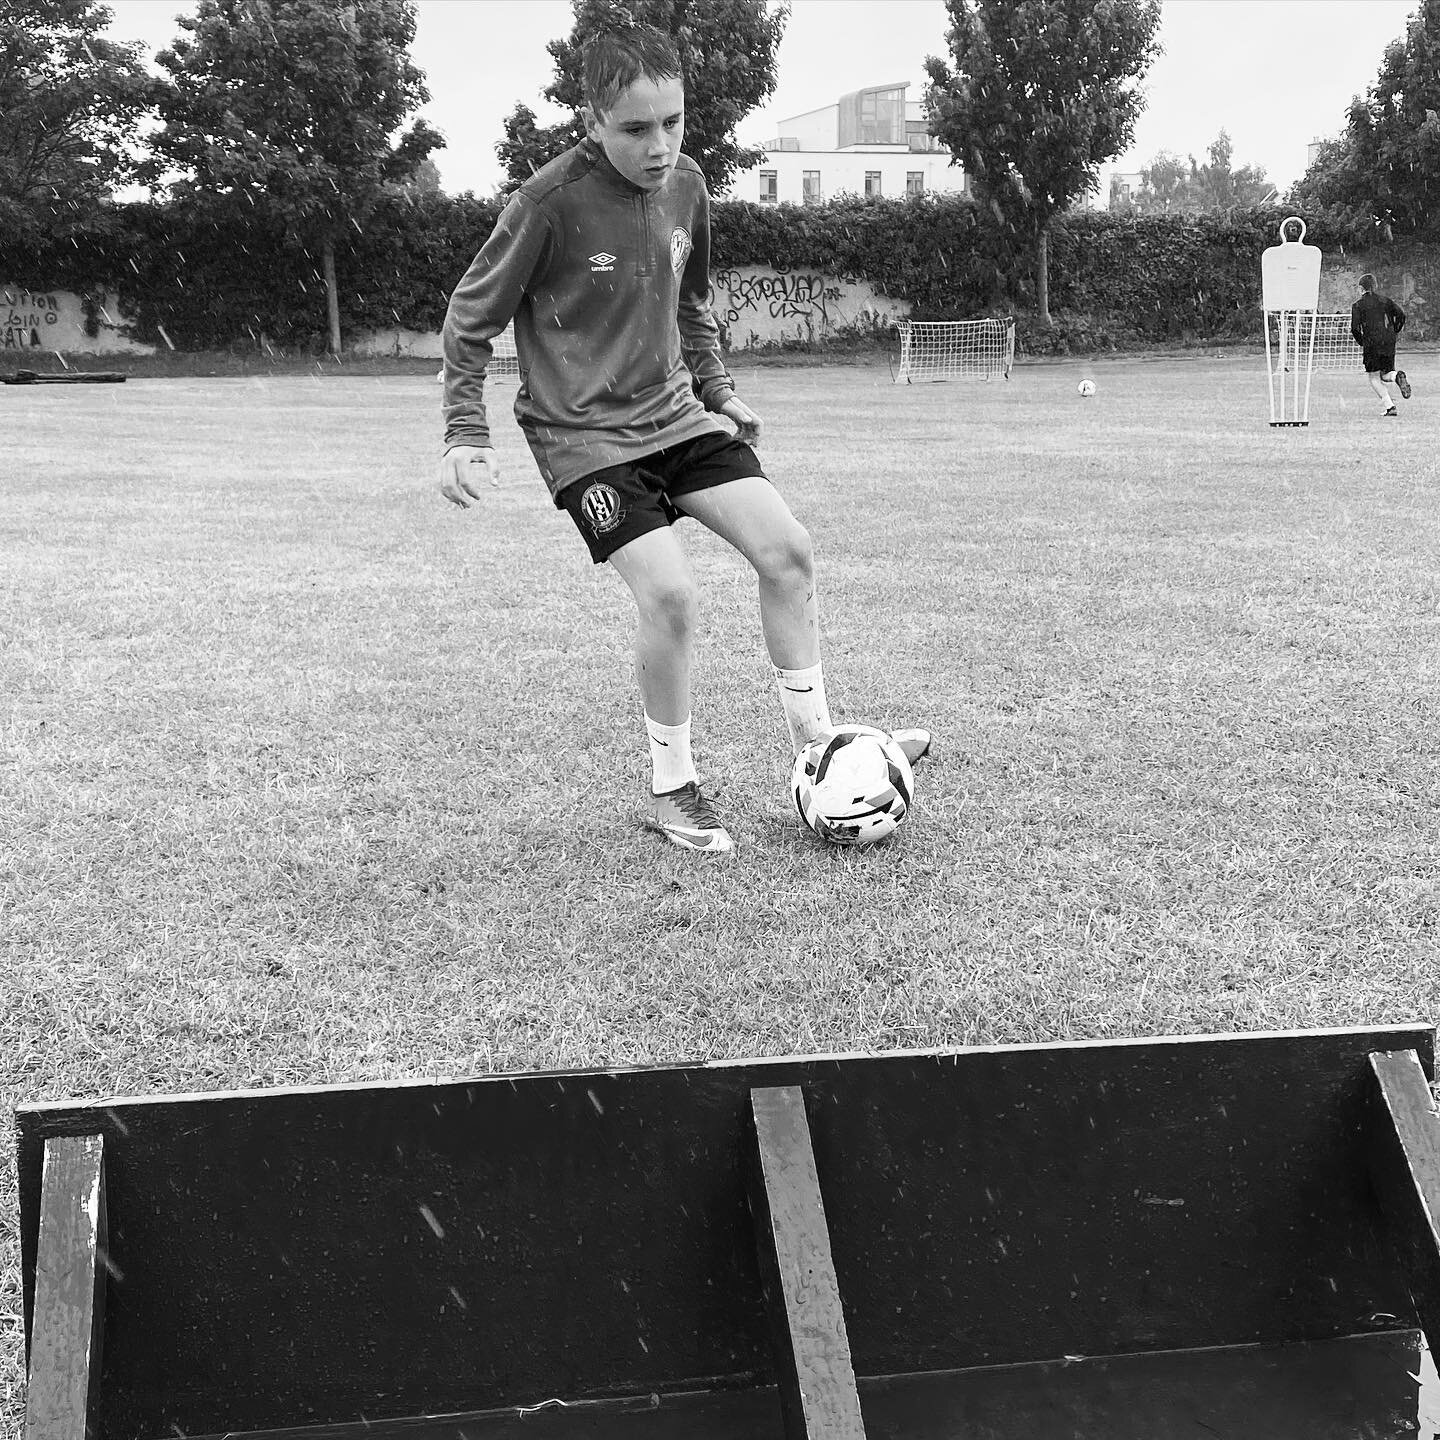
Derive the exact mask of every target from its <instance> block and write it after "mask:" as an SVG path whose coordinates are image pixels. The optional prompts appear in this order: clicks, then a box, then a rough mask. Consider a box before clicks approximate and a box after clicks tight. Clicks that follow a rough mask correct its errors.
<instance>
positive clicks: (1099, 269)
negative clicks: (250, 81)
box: [0, 195, 1365, 350]
mask: <svg viewBox="0 0 1440 1440" xmlns="http://www.w3.org/2000/svg"><path fill="white" fill-rule="evenodd" d="M497 213H498V205H497V202H496V201H493V200H481V199H476V198H475V197H474V196H473V195H464V196H460V197H455V198H452V197H447V196H442V195H428V196H416V197H413V198H407V197H395V198H393V199H390V200H388V201H387V202H386V203H385V204H384V205H382V206H381V208H380V209H379V210H378V211H377V212H376V213H375V215H374V217H373V218H372V219H371V221H370V222H369V224H368V225H367V226H366V227H365V229H364V230H363V231H356V232H355V233H353V234H350V235H347V236H346V237H345V240H344V242H343V243H342V244H341V245H340V246H339V247H338V248H337V255H336V267H337V275H338V279H339V288H340V292H341V293H340V307H341V318H342V326H343V328H344V329H345V330H346V331H347V332H349V333H355V332H357V331H365V330H375V329H382V328H385V327H388V326H392V325H399V326H403V327H405V328H408V329H412V330H418V331H433V330H437V329H438V328H439V326H440V323H441V320H442V317H443V315H444V310H445V304H446V300H447V298H448V295H449V292H450V290H451V289H452V288H453V286H454V285H455V283H456V281H457V280H458V279H459V277H460V275H461V274H462V273H463V272H464V270H465V267H466V266H467V265H468V264H469V262H470V260H471V258H472V256H473V255H474V253H475V251H476V250H477V249H478V248H479V246H480V245H481V244H482V243H483V242H484V239H485V237H486V236H487V235H488V234H489V233H490V230H491V228H492V227H493V225H494V223H495V218H496V215H497ZM1284 214H1285V212H1284V211H1282V210H1277V209H1274V208H1267V207H1262V208H1259V209H1254V210H1248V211H1243V212H1239V213H1236V214H1234V215H1231V216H1228V217H1221V216H1200V217H1184V216H1149V217H1144V216H1135V217H1125V216H1112V215H1109V214H1104V213H1095V212H1080V213H1077V214H1075V215H1072V216H1070V217H1068V218H1067V219H1066V220H1064V221H1063V222H1061V223H1059V224H1057V226H1056V227H1055V228H1054V231H1053V233H1052V237H1051V243H1050V270H1049V279H1050V305H1051V309H1052V313H1053V314H1054V316H1055V317H1056V320H1057V324H1056V326H1055V328H1054V329H1053V330H1052V331H1051V332H1049V333H1048V334H1045V333H1041V332H1038V331H1037V328H1036V327H1035V326H1033V325H1026V324H1023V323H1022V327H1021V328H1022V334H1024V335H1025V336H1026V338H1027V341H1028V345H1027V348H1030V349H1032V350H1035V349H1042V348H1071V347H1074V348H1094V347H1106V348H1109V347H1116V348H1124V347H1125V346H1126V345H1127V344H1135V343H1148V342H1154V341H1163V340H1173V339H1176V338H1180V337H1194V338H1219V337H1236V336H1244V335H1253V336H1258V335H1259V333H1260V308H1259V307H1260V293H1259V269H1260V267H1259V256H1260V253H1261V252H1262V251H1263V250H1264V249H1265V248H1266V247H1267V246H1269V245H1273V244H1274V243H1275V241H1276V238H1277V227H1278V225H1279V222H1280V220H1281V219H1282V218H1283V216H1284ZM713 225H714V243H713V255H712V259H713V262H714V264H715V266H716V267H717V268H719V267H726V266H736V265H766V266H770V267H772V268H774V269H777V270H794V269H806V270H818V271H821V272H822V273H826V274H830V275H835V276H839V277H842V278H847V279H865V280H868V281H869V282H870V283H871V284H872V285H873V286H875V288H876V289H877V290H878V291H879V292H880V293H881V294H883V295H886V296H889V297H892V298H894V299H897V300H903V301H908V302H909V303H910V305H911V307H912V313H913V315H914V316H915V318H917V319H946V318H956V317H968V316H976V315H984V314H994V313H1001V312H1018V313H1019V314H1020V315H1021V317H1022V321H1023V318H1024V317H1026V316H1028V315H1029V313H1030V312H1031V311H1032V309H1033V306H1034V277H1033V264H1032V260H1031V255H1030V253H1029V248H1028V247H1021V246H1018V245H1017V244H1016V243H1015V240H1014V237H1012V236H1010V235H1007V234H1006V233H1005V232H1004V231H1003V230H1002V229H1001V228H1000V226H999V224H998V223H997V222H996V221H995V219H994V218H993V217H992V216H991V214H990V212H989V211H987V210H985V209H983V208H982V207H980V206H977V205H976V204H975V203H974V202H973V201H972V200H970V199H969V198H967V197H965V196H958V195H934V196H932V195H925V196H916V197H911V198H905V199H895V200H884V199H881V200H865V199H861V198H857V197H842V198H839V199H836V200H833V201H831V202H829V203H828V204H825V205H820V206H811V207H797V206H789V205H785V206H767V205H756V204H751V203H748V202H744V201H720V202H717V203H716V204H715V206H714V212H713ZM1364 238H1365V237H1361V236H1357V235H1356V234H1355V233H1353V232H1352V231H1350V230H1348V229H1347V228H1346V227H1345V226H1344V225H1343V224H1336V223H1331V222H1330V221H1328V220H1327V218H1326V217H1324V216H1319V217H1313V218H1310V219H1309V232H1308V233H1307V236H1306V239H1307V241H1308V242H1309V243H1312V244H1316V245H1319V246H1320V247H1321V248H1322V249H1324V250H1325V251H1327V253H1334V252H1336V251H1341V252H1343V251H1344V250H1345V248H1346V247H1347V246H1351V247H1353V246H1354V245H1355V244H1356V242H1357V240H1363V239H1364ZM0 280H7V281H9V282H11V283H18V284H24V285H26V286H28V287H30V288H32V289H42V288H43V289H59V290H70V291H73V292H76V293H80V294H82V295H85V296H87V297H88V304H89V306H90V309H91V310H92V312H94V316H95V319H96V320H97V321H98V309H97V299H98V294H99V292H100V290H101V289H103V288H109V289H111V290H113V291H115V292H117V293H118V297H119V300H120V304H121V306H122V307H123V309H124V310H125V312H126V313H127V315H129V316H131V317H133V320H134V333H135V334H136V336H137V337H138V338H141V339H144V340H147V341H149V342H151V343H159V342H160V340H161V338H162V337H161V335H160V331H161V328H162V327H163V330H164V332H165V335H167V336H168V337H169V339H170V341H171V342H172V343H173V344H174V345H175V346H176V347H177V348H179V349H182V350H201V349H225V348H230V347H235V346H240V347H247V348H253V347H255V346H257V345H259V344H261V343H269V344H272V345H275V346H277V347H284V348H292V349H302V350H305V349H319V348H321V347H323V345H324V337H325V333H326V321H325V296H324V286H323V282H322V280H321V275H320V257H319V255H318V254H316V253H313V252H312V251H311V250H309V249H307V248H305V247H304V246H303V245H301V244H298V243H295V242H294V241H293V240H292V239H290V238H289V237H287V236H286V235H285V234H284V233H283V231H282V230H281V229H280V228H279V227H277V226H276V225H274V224H273V223H267V221H266V220H265V219H264V217H263V216H262V215H261V214H260V213H259V212H257V213H256V214H255V216H254V217H253V218H251V219H248V220H246V221H244V222H241V223H237V222H236V221H235V220H234V219H226V218H222V217H221V215H220V213H219V212H218V211H214V210H207V208H206V207H205V206H204V205H203V204H202V205H196V204H191V205H181V204H178V203H146V204H131V205H120V206H115V207H113V208H110V209H108V210H106V211H104V212H103V213H102V214H101V215H100V216H99V217H98V218H97V220H96V222H95V223H94V224H93V225H92V226H91V227H90V228H89V229H88V230H86V231H84V232H83V233H81V234H80V235H77V236H74V237H72V238H69V239H67V240H66V241H65V242H63V243H62V244H59V245H48V244H44V243H42V244H41V246H40V247H39V248H34V249H27V248H25V247H23V246H20V245H17V244H14V243H11V244H6V243H5V242H4V241H3V240H0Z"/></svg>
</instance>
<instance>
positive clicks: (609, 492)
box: [580, 480, 625, 535]
mask: <svg viewBox="0 0 1440 1440" xmlns="http://www.w3.org/2000/svg"><path fill="white" fill-rule="evenodd" d="M580 513H581V514H582V515H583V516H584V517H585V521H586V523H587V524H588V525H589V526H590V528H591V529H592V530H593V531H594V532H595V533H596V534H597V535H605V534H608V533H609V532H610V531H611V530H613V529H614V528H615V527H616V526H617V525H618V524H619V523H620V522H621V521H622V520H623V519H624V518H625V512H624V511H623V510H622V509H621V508H620V496H619V495H618V494H617V493H616V490H615V487H614V486H613V485H606V484H605V483H604V481H601V480H597V481H596V482H595V483H594V484H593V485H589V486H587V487H586V489H585V493H584V494H583V495H582V496H581V497H580Z"/></svg>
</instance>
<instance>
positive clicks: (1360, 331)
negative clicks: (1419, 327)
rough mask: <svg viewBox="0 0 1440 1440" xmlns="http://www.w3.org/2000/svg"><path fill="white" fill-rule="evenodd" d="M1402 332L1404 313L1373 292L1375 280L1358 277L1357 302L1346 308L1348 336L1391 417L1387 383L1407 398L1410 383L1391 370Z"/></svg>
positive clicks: (1392, 399)
mask: <svg viewBox="0 0 1440 1440" xmlns="http://www.w3.org/2000/svg"><path fill="white" fill-rule="evenodd" d="M1404 328H1405V312H1404V311H1403V310H1402V309H1401V308H1400V307H1399V306H1398V305H1397V304H1396V303H1395V302H1394V301H1393V300H1392V299H1391V298H1390V297H1389V296H1388V295H1381V294H1380V293H1379V292H1378V291H1377V290H1376V289H1375V277H1374V276H1373V275H1369V274H1366V275H1362V276H1361V277H1360V298H1359V299H1358V300H1357V301H1356V302H1355V303H1354V304H1353V305H1352V306H1351V307H1350V334H1351V336H1352V338H1353V339H1354V341H1355V343H1356V344H1357V345H1358V346H1359V347H1360V349H1361V353H1362V359H1363V362H1364V365H1365V378H1366V379H1367V380H1368V381H1369V382H1370V388H1371V389H1372V390H1373V391H1374V392H1375V394H1376V395H1377V396H1378V397H1379V400H1380V403H1381V404H1382V405H1383V406H1384V407H1385V414H1386V415H1395V414H1397V413H1398V412H1397V411H1396V409H1395V397H1394V396H1393V395H1391V393H1390V390H1389V386H1388V383H1387V382H1389V381H1392V380H1393V381H1394V382H1395V388H1396V389H1397V390H1398V391H1399V392H1400V393H1401V395H1403V396H1404V397H1405V399H1407V400H1408V399H1409V398H1410V382H1409V381H1408V380H1407V379H1406V378H1405V372H1404V371H1403V370H1397V369H1396V368H1395V341H1396V338H1397V337H1398V336H1399V334H1400V332H1401V331H1402V330H1403V329H1404Z"/></svg>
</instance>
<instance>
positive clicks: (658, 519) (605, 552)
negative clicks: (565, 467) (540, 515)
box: [555, 431, 765, 565]
mask: <svg viewBox="0 0 1440 1440" xmlns="http://www.w3.org/2000/svg"><path fill="white" fill-rule="evenodd" d="M764 475H765V472H764V470H763V469H762V468H761V466H760V461H759V458H758V457H757V456H756V454H755V452H754V451H753V450H752V449H751V448H750V447H749V446H748V445H747V444H746V443H745V442H744V441H743V440H737V439H736V438H735V437H734V436H733V435H722V434H721V433H720V432H719V431H716V432H715V434H713V435H699V436H697V437H696V438H695V439H694V440H684V441H682V442H681V443H680V444H679V445H671V446H670V447H669V448H668V449H665V450H657V451H655V453H654V454H653V455H644V456H641V458H640V459H639V460H633V461H630V462H628V463H627V464H624V465H610V466H607V467H606V468H605V469H604V470H596V471H595V472H594V473H593V474H591V475H584V476H582V477H581V478H580V479H579V480H572V481H571V482H570V483H569V484H568V485H567V486H566V487H565V488H564V489H563V490H562V491H561V492H560V493H559V495H557V496H556V497H555V500H556V503H557V504H558V505H559V506H560V507H561V509H563V510H566V511H568V512H569V514H570V518H571V519H572V520H574V522H575V524H576V526H577V527H578V529H579V531H580V534H581V535H582V536H584V538H585V543H586V544H587V545H588V546H589V547H590V558H591V559H592V560H593V561H594V562H595V563H596V564H597V565H602V564H604V562H605V561H606V560H608V559H609V558H610V557H611V556H612V555H613V554H614V553H615V552H616V551H617V550H618V549H619V548H620V547H621V546H622V545H628V544H629V543H630V542H631V541H632V540H638V539H639V538H640V536H642V535H647V534H649V532H650V531H651V530H660V529H662V528H663V527H665V526H666V525H673V524H674V523H675V522H676V521H677V520H678V519H680V517H681V516H682V515H684V514H685V506H684V504H683V503H681V502H682V501H683V500H684V497H685V496H686V495H688V494H690V493H691V492H692V491H695V490H709V489H711V488H713V487H714V486H716V485H724V484H726V483H727V482H728V481H730V480H745V479H749V478H751V477H754V476H759V477H761V478H762V479H763V478H764Z"/></svg>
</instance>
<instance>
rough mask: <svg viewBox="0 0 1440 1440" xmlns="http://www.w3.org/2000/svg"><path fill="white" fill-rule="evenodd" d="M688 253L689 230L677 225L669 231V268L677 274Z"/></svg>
mask: <svg viewBox="0 0 1440 1440" xmlns="http://www.w3.org/2000/svg"><path fill="white" fill-rule="evenodd" d="M689 254H690V232H689V231H688V230H686V229H685V228H684V227H683V226H680V225H677V226H676V227H675V228H674V229H673V230H672V231H671V232H670V268H671V269H672V270H673V271H674V272H675V273H676V274H677V275H678V274H679V273H680V271H681V268H682V267H683V266H684V264H685V258H686V256H688V255H689Z"/></svg>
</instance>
